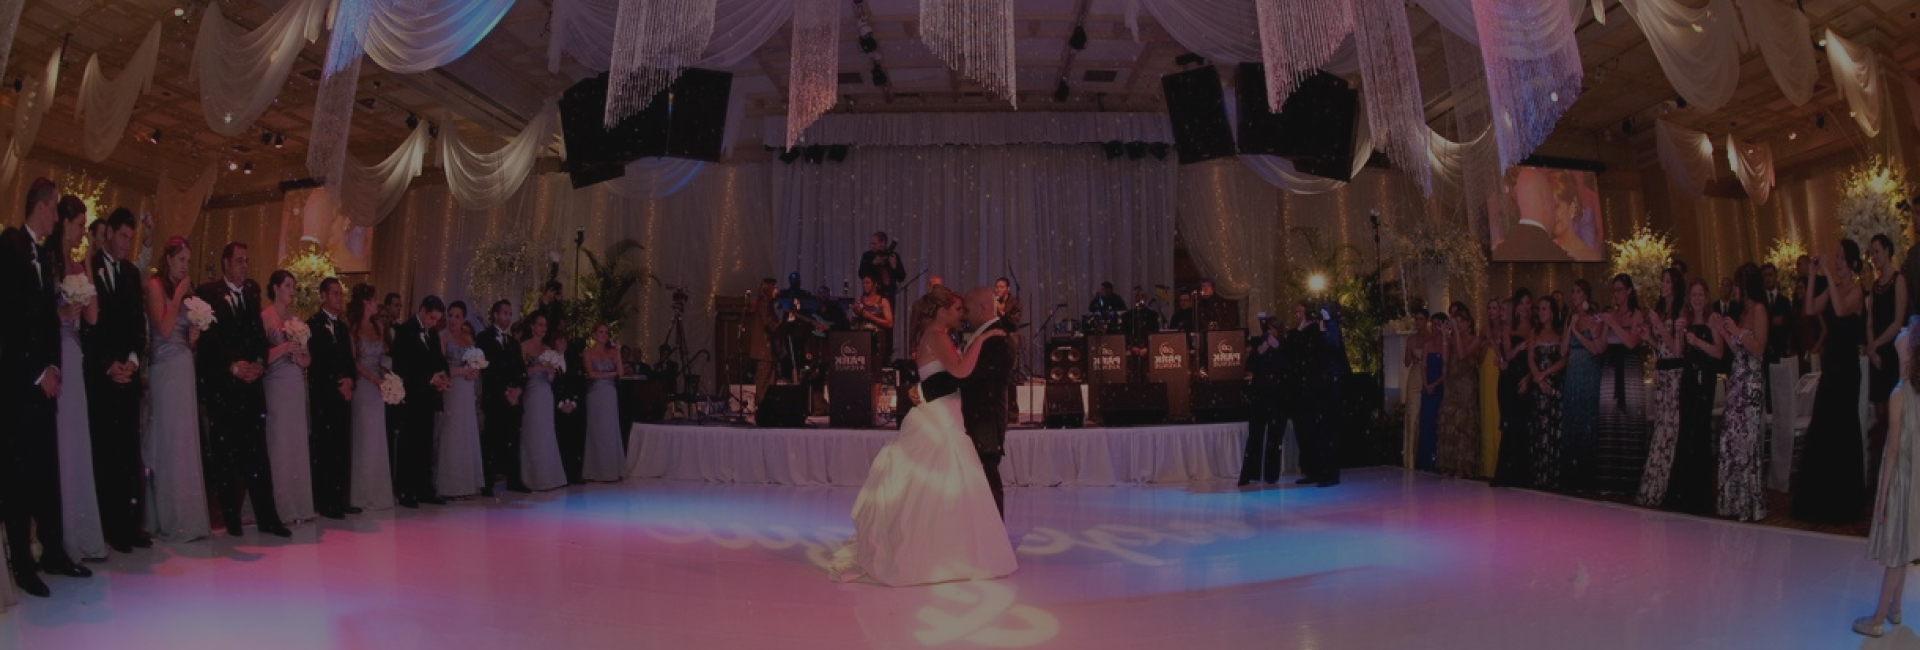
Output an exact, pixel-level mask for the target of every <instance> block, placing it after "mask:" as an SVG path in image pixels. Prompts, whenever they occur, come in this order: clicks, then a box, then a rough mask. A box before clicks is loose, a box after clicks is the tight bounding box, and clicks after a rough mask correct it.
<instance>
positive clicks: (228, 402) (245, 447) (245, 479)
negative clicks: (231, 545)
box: [194, 279, 283, 534]
mask: <svg viewBox="0 0 1920 650" xmlns="http://www.w3.org/2000/svg"><path fill="white" fill-rule="evenodd" d="M194 295H196V296H199V297H200V299H201V300H204V301H206V302H207V305H208V306H210V307H212V308H213V317H214V323H213V326H212V327H209V328H207V331H206V332H205V333H204V334H202V335H201V336H200V344H199V346H198V348H196V350H195V353H194V358H195V360H196V361H197V363H196V364H195V365H196V368H195V369H196V371H197V372H198V373H199V379H200V402H201V404H203V405H205V407H206V411H207V440H208V442H209V443H210V444H209V445H207V448H206V449H205V450H204V451H202V452H201V456H202V457H203V458H204V459H205V463H206V472H207V487H208V489H209V490H211V491H212V492H213V494H214V497H215V500H216V501H217V502H218V503H219V504H220V516H221V517H222V519H223V520H224V521H225V523H226V526H227V531H228V532H230V533H235V534H238V533H239V532H240V502H241V500H242V498H243V497H245V496H246V495H248V494H251V495H252V496H253V520H254V523H256V524H258V525H259V526H260V529H261V530H262V531H273V530H274V529H277V528H278V529H283V526H282V525H281V522H280V512H279V510H277V509H275V507H274V504H273V466H272V464H271V463H269V462H268V460H267V393H266V387H265V386H264V385H262V384H261V383H260V380H258V379H255V380H253V381H245V380H242V379H240V378H239V377H236V376H234V374H233V369H234V366H235V365H236V364H238V363H239V362H242V361H245V362H247V363H251V364H255V365H259V366H265V365H266V362H267V330H266V327H265V325H263V324H262V323H261V321H260V285H259V284H257V283H255V282H254V281H252V280H247V281H246V283H245V284H244V285H241V286H240V287H239V289H238V290H237V291H236V290H234V288H233V287H232V286H231V285H229V284H227V281H226V280H224V279H217V280H214V281H212V282H208V283H206V284H203V285H200V288H199V289H196V290H195V291H194ZM242 483H244V486H243V485H242Z"/></svg>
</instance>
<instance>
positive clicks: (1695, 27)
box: [1689, 23, 1707, 34]
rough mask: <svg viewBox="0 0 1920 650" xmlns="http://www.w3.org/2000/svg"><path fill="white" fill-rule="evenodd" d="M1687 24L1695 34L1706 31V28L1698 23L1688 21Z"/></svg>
mask: <svg viewBox="0 0 1920 650" xmlns="http://www.w3.org/2000/svg"><path fill="white" fill-rule="evenodd" d="M1689 24H1690V25H1691V26H1692V27H1693V33H1695V34H1699V33H1702V32H1705V31H1707V30H1706V28H1704V27H1701V26H1700V23H1689Z"/></svg>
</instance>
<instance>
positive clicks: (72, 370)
mask: <svg viewBox="0 0 1920 650" xmlns="http://www.w3.org/2000/svg"><path fill="white" fill-rule="evenodd" d="M65 207H66V206H65V205H64V202H63V205H62V208H65ZM75 207H77V208H78V210H77V211H76V212H74V213H73V214H72V217H71V218H63V219H62V220H61V221H60V222H59V223H57V224H55V226H54V229H53V235H50V236H49V237H48V243H49V244H55V247H54V251H55V258H56V260H57V262H56V263H55V265H54V268H55V270H56V271H57V273H55V274H54V282H56V283H58V282H62V281H64V280H65V279H66V278H67V277H76V278H80V279H87V278H89V275H88V274H87V264H86V262H75V261H73V259H72V258H71V257H70V256H69V255H68V254H67V251H71V250H73V249H74V247H75V246H79V245H80V238H81V235H82V234H84V230H83V229H82V225H83V224H82V222H83V221H84V220H85V219H84V218H85V216H86V208H85V205H84V204H80V205H76V206H75ZM61 212H62V214H61V216H62V217H67V216H68V215H67V214H64V213H65V212H67V211H66V210H64V209H63V210H61ZM56 237H57V238H56ZM56 293H57V294H58V295H56V296H55V300H56V302H57V303H58V304H59V314H60V376H61V377H62V378H63V379H64V382H65V383H64V386H63V388H62V390H61V391H60V397H59V399H58V400H56V401H55V408H56V411H57V413H56V415H55V416H54V430H55V440H54V442H55V445H56V449H57V450H58V454H59V457H60V529H61V532H62V534H63V536H64V539H65V546H66V549H65V550H66V555H67V557H68V558H71V559H73V560H96V559H105V558H106V557H107V538H106V533H105V532H104V530H103V529H101V527H100V497H99V496H98V493H97V492H95V490H94V482H93V431H92V425H91V421H90V420H89V419H88V418H87V385H86V382H88V381H106V378H105V377H101V378H98V379H94V378H91V377H88V376H87V371H86V365H85V363H84V361H85V360H84V359H83V358H82V357H81V348H80V324H81V322H82V321H85V322H86V324H88V325H92V324H93V323H94V321H96V320H99V318H100V302H99V301H98V300H88V301H86V302H85V303H81V304H68V303H67V299H66V294H65V292H58V291H57V292H56Z"/></svg>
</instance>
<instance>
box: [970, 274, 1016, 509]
mask: <svg viewBox="0 0 1920 650" xmlns="http://www.w3.org/2000/svg"><path fill="white" fill-rule="evenodd" d="M995 301H996V297H995V294H994V291H993V290H992V289H989V288H986V287H978V288H975V289H974V290H972V291H968V292H967V297H966V302H965V306H966V309H967V314H969V316H968V319H969V320H970V321H973V322H976V323H977V324H975V325H974V326H973V327H972V328H971V329H969V330H967V334H966V338H965V342H966V344H967V345H972V344H973V341H974V339H976V338H978V337H979V336H980V334H981V333H982V332H986V331H989V330H991V329H993V328H996V327H997V328H1000V329H1005V330H1007V331H1008V332H1009V333H1011V332H1012V327H1011V326H1012V325H1013V323H1012V321H1007V320H1004V319H1002V318H1001V317H1000V316H999V315H998V310H997V309H996V307H997V304H996V302H995ZM1009 340H1010V339H1009V338H1008V337H1005V336H996V337H993V338H989V339H987V340H985V341H982V342H981V343H980V344H981V345H983V346H986V347H983V348H981V349H980V357H979V358H978V359H977V360H975V361H974V365H973V373H972V374H970V375H967V378H966V379H965V380H962V382H961V384H960V414H961V417H962V419H964V420H965V422H966V427H967V437H969V438H973V447H974V449H975V450H977V451H979V452H980V467H981V469H983V470H985V471H986V474H987V488H988V489H990V490H992V491H993V506H994V508H996V509H998V510H999V511H1000V518H1001V519H1002V520H1004V519H1006V518H1007V500H1006V495H1005V494H1004V491H1003V488H1002V486H1001V483H1000V459H1001V457H1003V456H1005V455H1006V453H1007V452H1006V443H1007V394H1008V390H1007V389H1008V387H1009V386H1010V385H1011V384H1012V382H1013V344H1012V343H1009V342H1008V341H1009Z"/></svg>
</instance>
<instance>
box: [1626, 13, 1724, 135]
mask: <svg viewBox="0 0 1920 650" xmlns="http://www.w3.org/2000/svg"><path fill="white" fill-rule="evenodd" d="M1620 6H1621V7H1624V8H1626V10H1627V15H1630V16H1633V20H1634V22H1637V23H1639V24H1640V31H1641V33H1644V34H1646V36H1647V44H1648V45H1650V46H1652V48H1653V54H1654V57H1655V58H1657V59H1659V61H1660V69H1661V70H1662V71H1664V72H1666V73H1667V81H1668V82H1670V83H1672V84H1673V89H1674V90H1677V91H1679V92H1680V96H1681V97H1685V98H1687V101H1688V102H1691V103H1693V104H1695V105H1697V106H1699V107H1700V109H1701V110H1705V111H1716V110H1720V107H1722V106H1725V105H1727V100H1728V99H1732V98H1733V87H1734V84H1735V83H1736V82H1738V81H1739V80H1740V50H1741V49H1742V45H1743V44H1744V42H1745V40H1746V38H1745V33H1744V32H1742V31H1741V29H1740V22H1739V21H1738V20H1735V19H1734V16H1733V0H1708V1H1707V3H1706V4H1705V5H1703V6H1698V7H1694V6H1688V5H1686V4H1682V3H1681V2H1680V0H1620Z"/></svg>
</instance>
